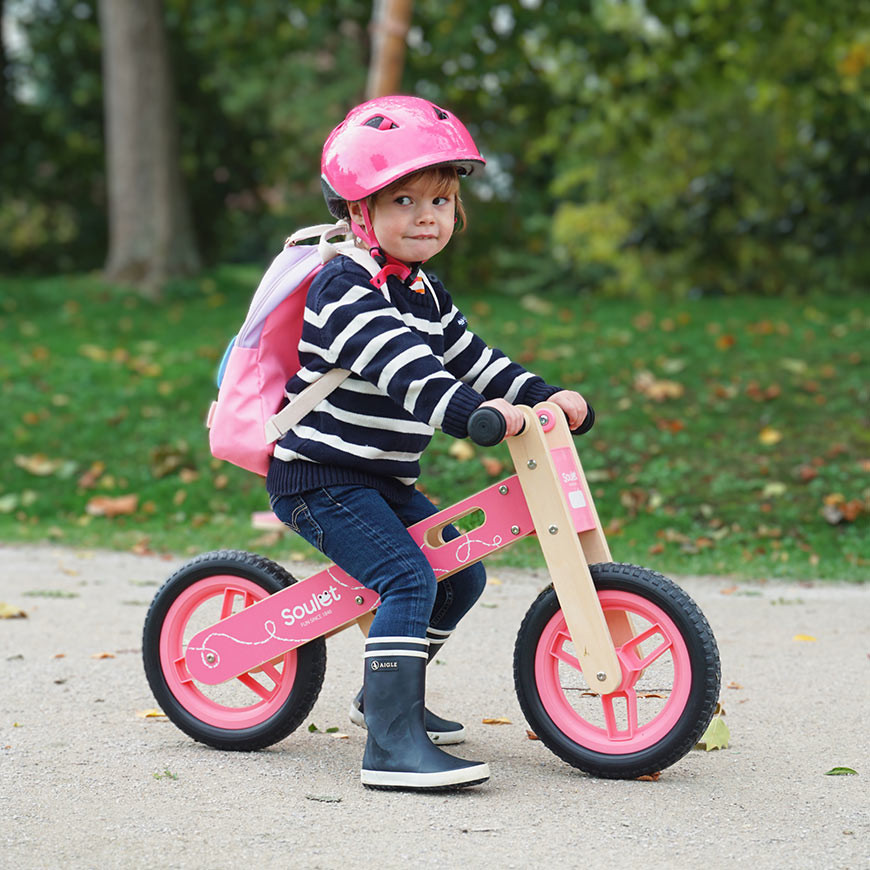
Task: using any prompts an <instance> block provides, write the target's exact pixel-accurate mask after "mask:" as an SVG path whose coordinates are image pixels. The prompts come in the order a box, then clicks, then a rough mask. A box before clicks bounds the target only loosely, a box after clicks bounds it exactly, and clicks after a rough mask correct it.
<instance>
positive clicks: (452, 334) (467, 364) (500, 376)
mask: <svg viewBox="0 0 870 870" xmlns="http://www.w3.org/2000/svg"><path fill="white" fill-rule="evenodd" d="M443 293H444V297H445V299H446V303H447V304H446V305H445V306H444V307H443V308H442V310H443V311H445V312H446V313H445V314H444V316H443V317H442V320H441V325H442V327H443V329H444V343H445V351H444V366H445V368H446V369H447V370H448V371H449V372H451V373H452V374H453V375H454V376H455V377H457V378H458V379H459V380H461V381H463V382H464V383H466V384H468V385H469V386H470V387H471V388H472V389H473V390H475V391H476V392H478V393H480V394H481V395H482V396H483V397H484V398H485V399H505V400H507V401H508V402H510V403H511V404H514V405H535V404H537V403H538V402H543V401H545V400H546V399H548V398H550V396H552V395H553V393H557V392H559V390H560V389H561V387H555V386H552V385H551V384H548V383H546V381H544V380H543V378H541V377H539V376H538V375H536V374H533V373H532V372H530V371H528V370H526V369H525V368H523V367H522V366H521V365H519V364H518V363H515V362H513V361H511V360H510V359H509V358H508V357H507V356H506V355H505V354H504V353H503V352H502V351H501V350H499V349H498V348H494V347H489V346H488V345H487V344H486V342H484V341H483V339H481V338H480V337H479V336H477V335H475V333H473V332H472V331H471V330H470V329H469V328H468V321H467V319H466V318H465V315H464V314H463V313H462V312H461V311H460V310H459V309H458V308H457V307H456V305H455V304H454V303H453V301H452V300H451V298H450V295H449V294H448V293H447V291H443Z"/></svg>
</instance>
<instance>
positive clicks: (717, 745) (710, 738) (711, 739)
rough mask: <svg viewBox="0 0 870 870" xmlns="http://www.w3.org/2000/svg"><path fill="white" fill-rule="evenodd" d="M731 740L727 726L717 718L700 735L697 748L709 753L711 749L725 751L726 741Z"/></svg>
mask: <svg viewBox="0 0 870 870" xmlns="http://www.w3.org/2000/svg"><path fill="white" fill-rule="evenodd" d="M730 739H731V732H730V731H729V730H728V726H727V725H726V724H725V722H724V721H723V720H722V719H721V718H719V717H718V716H716V717H714V718H713V720H712V721H711V722H710V724H709V725H708V726H707V730H706V731H705V732H704V733H703V734H702V735H701V739H700V740H699V741H698V743H697V746H699V747H700V748H702V749H705V750H706V751H707V752H710V750H712V749H727V748H728V741H729V740H730Z"/></svg>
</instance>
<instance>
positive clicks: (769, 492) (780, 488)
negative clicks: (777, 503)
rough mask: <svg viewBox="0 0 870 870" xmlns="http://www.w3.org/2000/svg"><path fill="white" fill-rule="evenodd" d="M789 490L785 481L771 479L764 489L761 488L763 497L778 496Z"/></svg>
mask: <svg viewBox="0 0 870 870" xmlns="http://www.w3.org/2000/svg"><path fill="white" fill-rule="evenodd" d="M787 491H788V487H787V486H786V485H785V484H784V483H780V482H778V481H771V482H770V483H768V484H766V485H765V487H764V489H762V490H761V497H762V498H778V497H779V496H781V495H785V494H786V492H787Z"/></svg>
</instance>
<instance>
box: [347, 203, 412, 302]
mask: <svg viewBox="0 0 870 870" xmlns="http://www.w3.org/2000/svg"><path fill="white" fill-rule="evenodd" d="M360 208H361V210H362V216H363V223H364V224H365V226H364V227H361V226H360V225H359V224H358V223H356V221H354V220H353V219H352V218H351V221H350V228H351V229H352V230H353V232H354V233H355V234H356V235H357V236H358V237H359V238H360V239H362V240H363V242H365V244H366V245H367V247H368V249H369V253H370V254H371V255H372V257H374V258H375V260H376V261H377V262H378V263H380V264H381V271H380V272H378V274H377V275H375V276H373V277H372V278H371V281H370V283H371V284H372V285H374V286H375V287H377V288H378V289H380V288H381V287H383V286H384V284H385V283H386V281H387V278H389V277H390V275H396V276H397V277H398V278H399V279H400V280H402V281H407V280H408V278H409V277H411V276H412V275H416V274H417V269H419V268H420V264H419V263H417V264H415V266H414V268H411V267H410V266H409V265H408V264H407V263H403V262H402V261H401V260H397V259H396V258H395V257H391V256H390V255H389V254H388V253H386V251H383V250H381V246H380V244H379V242H378V239H377V236H375V230H374V227H373V226H372V221H371V216H370V215H369V207H368V205H367V204H366V201H365V200H363V201H362V202H360Z"/></svg>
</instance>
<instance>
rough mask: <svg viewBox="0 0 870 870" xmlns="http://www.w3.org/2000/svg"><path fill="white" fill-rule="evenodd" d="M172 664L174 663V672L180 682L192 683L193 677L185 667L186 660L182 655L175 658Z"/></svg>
mask: <svg viewBox="0 0 870 870" xmlns="http://www.w3.org/2000/svg"><path fill="white" fill-rule="evenodd" d="M173 664H174V665H175V673H176V676H177V677H178V679H179V680H181V682H182V683H192V682H193V677H191V676H190V671H189V670H188V669H187V661H186V660H185V658H184V656H181V657H179V658H177V659H176V660H175V661H174V662H173Z"/></svg>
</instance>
